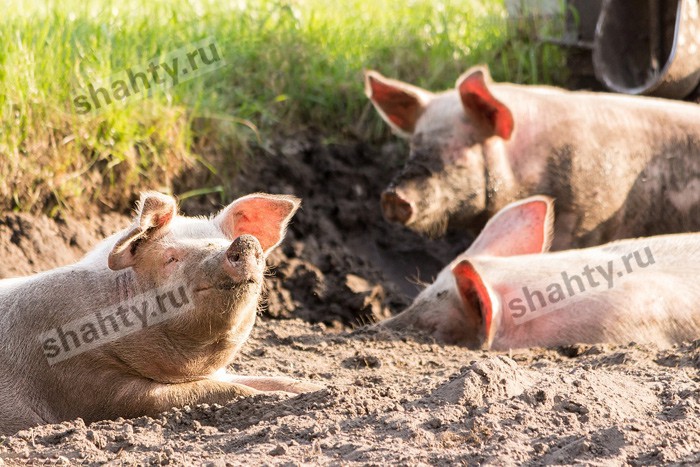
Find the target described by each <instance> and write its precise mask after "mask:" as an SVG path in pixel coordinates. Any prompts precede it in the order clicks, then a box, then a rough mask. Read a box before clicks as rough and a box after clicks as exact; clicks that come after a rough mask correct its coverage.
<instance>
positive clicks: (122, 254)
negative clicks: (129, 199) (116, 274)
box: [107, 192, 177, 271]
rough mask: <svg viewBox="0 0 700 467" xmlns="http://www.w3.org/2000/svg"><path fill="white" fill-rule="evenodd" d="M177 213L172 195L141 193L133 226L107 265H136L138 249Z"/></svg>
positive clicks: (119, 266)
mask: <svg viewBox="0 0 700 467" xmlns="http://www.w3.org/2000/svg"><path fill="white" fill-rule="evenodd" d="M176 215H177V202H176V201H175V199H174V198H173V197H172V196H168V195H164V194H161V193H156V192H147V193H143V194H142V195H141V199H140V200H139V202H138V204H137V205H136V216H135V217H134V223H133V224H132V226H131V228H130V229H129V230H128V231H127V232H126V233H125V234H124V236H123V237H122V238H120V239H119V240H118V241H117V243H116V244H115V245H114V247H113V248H112V251H111V252H110V253H109V256H108V257H107V265H108V266H109V268H110V269H112V270H114V271H117V270H120V269H124V268H128V267H131V266H133V265H134V262H135V257H136V251H137V249H138V248H139V246H140V245H141V244H142V243H143V242H144V241H146V240H148V239H149V238H152V237H153V236H155V235H157V233H158V232H159V231H163V230H165V228H166V227H167V226H168V225H169V224H170V222H171V221H172V220H173V218H174V217H175V216H176Z"/></svg>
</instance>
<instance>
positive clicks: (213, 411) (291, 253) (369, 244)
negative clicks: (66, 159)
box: [0, 135, 700, 466]
mask: <svg viewBox="0 0 700 467" xmlns="http://www.w3.org/2000/svg"><path fill="white" fill-rule="evenodd" d="M401 157H402V151H401V149H400V148H398V147H396V146H394V145H386V146H384V147H380V148H377V147H370V146H367V145H364V144H362V143H357V144H344V145H336V144H324V143H323V142H321V141H320V140H317V139H315V138H314V137H312V136H310V135H302V136H297V137H295V138H291V139H287V140H283V141H281V142H279V143H273V144H270V145H269V146H267V147H266V148H264V149H262V148H261V149H260V151H259V152H258V154H257V155H256V157H253V158H251V160H249V161H248V164H247V165H246V167H245V169H244V171H243V172H242V173H241V174H240V175H239V176H237V177H235V179H233V180H232V182H231V183H232V186H233V188H234V191H236V192H238V194H246V193H249V192H252V191H267V192H273V193H294V194H296V195H297V196H300V197H302V198H303V200H304V205H303V209H302V211H301V212H300V213H299V214H297V216H295V219H294V223H293V225H292V226H291V228H290V231H289V233H288V236H287V239H286V241H285V243H284V244H283V246H282V247H281V248H279V249H278V251H277V252H276V253H275V254H274V255H273V256H272V258H271V265H272V268H271V274H273V275H272V276H271V277H269V278H268V280H267V283H268V287H267V289H268V291H267V300H266V305H265V306H264V308H263V309H262V310H261V319H260V320H259V322H258V324H257V326H256V329H255V330H254V332H253V336H252V338H251V339H250V341H249V342H248V343H247V344H246V345H245V346H244V348H243V351H242V353H241V354H240V355H239V356H238V357H237V358H236V360H235V361H234V362H233V364H232V365H231V366H232V369H233V370H234V371H236V372H239V373H241V374H258V375H261V374H264V375H288V376H293V377H297V378H302V379H308V380H312V381H314V382H317V383H319V384H322V385H324V386H326V389H325V390H322V391H319V392H315V393H311V394H305V395H301V396H297V397H292V398H289V397H284V396H280V395H263V396H256V397H252V398H248V399H241V400H234V401H231V402H230V403H228V404H226V405H224V406H218V405H214V406H207V405H204V406H199V407H184V408H178V409H173V410H172V411H170V412H167V413H164V414H162V415H160V416H158V417H156V418H149V417H142V418H138V419H133V420H122V419H120V420H115V421H104V422H98V423H94V424H91V425H90V426H85V424H84V423H83V422H82V421H81V420H74V421H68V422H65V423H62V424H58V425H50V426H42V427H37V428H33V429H29V430H24V431H22V432H19V433H17V434H15V435H13V436H9V437H2V436H0V465H2V464H3V463H4V464H7V465H16V464H65V465H69V464H70V465H72V464H86V465H98V464H102V463H105V462H111V463H112V464H114V465H132V464H142V465H168V464H172V465H213V466H225V465H257V464H267V465H300V464H321V465H345V464H351V463H360V464H373V465H378V464H385V463H389V462H391V463H398V464H403V465H442V464H445V465H447V464H450V465H451V464H460V463H462V464H470V465H471V464H475V463H485V464H496V465H504V464H505V465H514V464H528V465H540V464H571V463H581V464H587V465H626V464H630V465H647V464H660V463H670V464H684V463H687V464H698V463H700V385H699V382H700V341H696V342H690V343H686V344H683V345H679V346H676V347H673V348H671V349H657V348H655V347H653V346H639V345H636V344H634V343H630V344H629V345H623V346H604V345H600V346H573V347H567V348H559V349H530V350H521V351H513V352H510V353H498V352H482V351H479V352H476V351H468V350H466V349H462V348H457V347H451V346H442V345H438V344H436V343H434V342H432V341H431V339H430V338H428V337H426V336H422V335H419V334H415V333H402V334H401V335H396V334H387V333H376V332H374V331H371V330H367V329H366V328H363V327H361V326H360V325H361V324H363V323H367V322H371V321H375V320H378V319H382V318H383V317H385V316H388V315H389V314H390V313H392V312H396V311H398V310H399V309H400V308H401V307H403V306H405V304H407V303H408V302H409V301H410V298H411V297H412V296H413V295H415V293H416V291H417V290H418V288H419V285H417V283H419V282H420V281H426V282H427V281H430V279H431V277H432V276H433V275H434V274H435V273H436V272H437V271H438V270H439V269H440V267H441V266H442V265H443V264H444V263H445V262H447V261H448V260H449V259H450V258H451V257H453V256H454V255H456V254H457V253H458V252H459V251H461V250H463V249H464V247H465V246H466V245H467V244H468V241H469V240H470V237H469V235H468V234H467V233H465V235H464V237H463V238H451V239H447V240H442V241H427V240H424V239H421V238H419V237H417V236H415V235H413V234H411V233H409V232H406V231H405V230H403V229H401V228H399V227H395V226H391V225H389V224H387V223H385V222H384V221H383V220H382V219H381V214H380V211H379V206H378V202H377V199H378V195H379V192H380V190H381V189H382V188H383V187H384V186H385V185H386V183H387V182H388V181H389V179H390V178H391V175H392V173H393V172H394V171H395V170H396V168H397V167H398V166H400V164H401ZM182 208H183V210H184V211H185V212H186V213H188V214H191V215H194V214H208V213H211V212H213V211H214V210H215V209H216V202H215V201H214V200H212V199H197V200H188V201H187V202H185V203H183V206H182ZM127 223H128V218H127V217H126V216H124V215H108V216H91V217H90V219H88V220H82V221H79V220H75V219H65V220H61V221H53V220H48V219H46V218H42V217H33V216H26V215H18V214H6V215H2V216H0V254H1V255H2V259H3V261H2V263H1V264H0V277H10V276H14V275H21V274H26V273H31V272H36V271H39V270H44V269H48V268H50V267H55V266H58V265H61V264H67V263H70V262H71V261H74V260H75V259H76V258H78V257H79V256H80V255H81V254H82V253H83V252H84V251H86V250H87V249H89V248H90V247H91V246H92V245H94V243H95V242H96V241H98V240H99V239H101V238H103V237H104V236H106V235H108V234H109V233H111V232H112V231H114V230H116V229H118V228H121V227H123V226H125V225H126V224H127Z"/></svg>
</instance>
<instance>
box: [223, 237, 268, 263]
mask: <svg viewBox="0 0 700 467" xmlns="http://www.w3.org/2000/svg"><path fill="white" fill-rule="evenodd" d="M262 254H263V251H262V247H261V246H260V242H259V241H258V239H257V238H255V237H253V236H252V235H248V234H244V235H241V236H240V237H237V238H236V239H235V240H234V241H233V243H231V246H229V247H228V250H226V257H227V258H228V259H229V261H231V262H232V263H237V262H239V261H241V260H245V259H247V258H252V259H253V258H254V259H255V260H256V261H259V260H260V259H261V258H262Z"/></svg>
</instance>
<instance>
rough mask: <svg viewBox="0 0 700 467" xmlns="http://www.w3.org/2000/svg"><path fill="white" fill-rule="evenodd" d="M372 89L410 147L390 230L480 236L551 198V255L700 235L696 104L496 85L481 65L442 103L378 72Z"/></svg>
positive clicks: (387, 209)
mask: <svg viewBox="0 0 700 467" xmlns="http://www.w3.org/2000/svg"><path fill="white" fill-rule="evenodd" d="M365 89H366V94H367V96H368V97H369V99H370V101H371V102H372V104H373V105H374V107H375V108H376V110H377V111H378V113H379V114H380V116H381V117H382V118H383V119H384V120H385V121H386V122H387V123H388V124H389V125H390V126H391V128H392V129H393V130H394V131H395V132H396V133H397V134H399V135H400V136H402V137H404V138H406V139H408V140H409V142H410V154H409V155H408V160H407V162H406V163H405V166H404V168H403V170H402V171H401V172H400V173H399V174H397V175H396V176H395V177H394V179H393V181H392V183H391V184H390V186H389V187H388V188H387V189H386V190H385V191H384V193H383V194H382V196H381V206H382V210H383V212H384V216H385V218H386V219H387V220H389V221H392V222H397V223H400V224H403V225H406V226H407V227H408V228H410V229H413V230H415V231H417V232H419V233H422V234H425V235H429V236H440V235H442V234H443V233H445V232H446V231H448V230H449V231H460V232H461V231H464V230H465V229H474V230H478V229H480V228H481V227H483V225H484V224H485V222H486V220H487V219H489V218H490V217H492V216H493V215H494V214H495V213H496V212H498V211H499V210H500V209H501V208H503V207H504V206H506V205H507V204H508V203H511V202H514V201H517V200H519V199H523V198H525V197H527V196H533V195H538V194H543V195H548V196H552V197H553V198H555V200H556V201H555V203H556V208H557V214H558V216H557V221H556V225H555V232H556V235H555V239H554V245H553V249H564V248H570V247H572V246H574V247H575V246H591V245H596V244H600V243H604V242H606V241H610V240H613V239H618V238H628V237H635V236H643V235H654V234H659V233H670V232H683V231H692V230H696V229H697V228H700V216H699V215H698V214H700V162H699V161H700V129H698V128H697V125H696V124H695V122H697V121H698V119H700V107H698V106H697V105H692V104H687V103H680V102H673V101H664V100H660V99H653V98H646V97H637V96H635V97H629V96H616V95H609V94H603V93H585V92H568V91H564V90H560V89H556V88H548V87H538V86H522V85H514V84H507V83H504V84H497V83H493V82H492V81H491V78H490V76H489V73H488V69H487V68H486V67H483V66H478V67H474V68H471V69H470V70H468V71H467V72H466V73H464V74H463V75H462V76H461V77H460V78H459V79H458V80H457V82H456V86H455V89H453V90H450V91H446V92H441V93H432V92H430V91H427V90H424V89H421V88H418V87H416V86H412V85H410V84H406V83H402V82H400V81H396V80H393V79H389V78H386V77H384V76H382V75H381V74H379V73H377V72H376V71H367V72H366V73H365ZM671 160H673V164H671V163H670V161H671Z"/></svg>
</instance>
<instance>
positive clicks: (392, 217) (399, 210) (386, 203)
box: [381, 188, 414, 225]
mask: <svg viewBox="0 0 700 467" xmlns="http://www.w3.org/2000/svg"><path fill="white" fill-rule="evenodd" d="M381 204H382V212H384V217H385V218H386V220H388V221H390V222H398V223H399V224H404V225H406V224H408V222H409V221H410V220H411V218H412V217H413V212H414V207H413V203H411V202H410V201H408V200H406V198H405V197H404V196H402V195H401V194H400V193H399V192H397V191H396V190H395V189H393V188H389V189H388V190H386V191H384V193H382V198H381Z"/></svg>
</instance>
